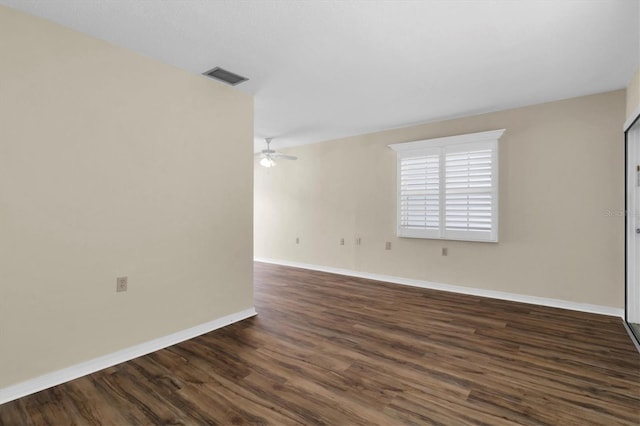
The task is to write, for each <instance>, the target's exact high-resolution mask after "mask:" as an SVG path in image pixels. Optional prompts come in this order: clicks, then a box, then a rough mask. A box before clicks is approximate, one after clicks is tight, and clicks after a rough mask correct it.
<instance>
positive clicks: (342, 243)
mask: <svg viewBox="0 0 640 426" xmlns="http://www.w3.org/2000/svg"><path fill="white" fill-rule="evenodd" d="M340 245H341V246H343V245H344V238H340Z"/></svg>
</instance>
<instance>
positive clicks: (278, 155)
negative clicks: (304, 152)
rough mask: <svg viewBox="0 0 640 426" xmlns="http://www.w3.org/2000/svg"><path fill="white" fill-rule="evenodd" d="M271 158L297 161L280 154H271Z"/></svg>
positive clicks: (294, 158) (290, 156)
mask: <svg viewBox="0 0 640 426" xmlns="http://www.w3.org/2000/svg"><path fill="white" fill-rule="evenodd" d="M271 156H272V157H273V158H282V159H283V160H297V159H298V157H294V156H293V155H286V154H280V153H279V152H276V153H275V154H271Z"/></svg>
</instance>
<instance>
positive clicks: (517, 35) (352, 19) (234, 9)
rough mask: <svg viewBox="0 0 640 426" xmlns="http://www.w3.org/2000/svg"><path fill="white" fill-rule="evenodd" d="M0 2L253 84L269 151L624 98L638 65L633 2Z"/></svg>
mask: <svg viewBox="0 0 640 426" xmlns="http://www.w3.org/2000/svg"><path fill="white" fill-rule="evenodd" d="M0 3H2V4H5V5H8V6H11V7H15V8H17V9H21V10H23V11H26V12H29V13H31V14H34V15H37V16H41V17H44V18H47V19H50V20H52V21H55V22H58V23H60V24H63V25H65V26H68V27H71V28H73V29H76V30H78V31H81V32H84V33H87V34H90V35H92V36H95V37H98V38H101V39H104V40H107V41H109V42H111V43H113V44H115V45H118V46H122V47H125V48H128V49H131V50H134V51H136V52H140V53H142V54H145V55H147V56H150V57H153V58H156V59H159V60H161V61H163V62H166V63H169V64H172V65H174V66H177V67H180V68H183V69H185V70H188V71H191V72H193V73H202V72H204V71H206V70H208V69H210V68H213V67H214V66H221V67H223V68H226V69H228V70H230V71H233V72H235V73H238V74H240V75H243V76H246V77H248V78H249V79H250V80H249V81H248V82H246V83H243V84H241V85H239V86H237V88H238V90H242V91H245V92H248V93H250V94H252V95H254V96H255V137H256V142H261V141H262V140H261V138H264V137H274V138H275V139H274V143H273V147H274V148H282V147H285V146H291V145H297V144H304V143H311V142H317V141H322V140H327V139H333V138H338V137H342V136H348V135H354V134H360V133H367V132H373V131H377V130H381V129H387V128H393V127H402V126H407V125H411V124H417V123H423V122H427V121H434V120H440V119H445V118H451V117H459V116H464V115H471V114H476V113H481V112H486V111H495V110H500V109H506V108H512V107H517V106H523V105H530V104H535V103H541V102H547V101H552V100H557V99H565V98H570V97H575V96H580V95H585V94H591V93H598V92H604V91H609V90H615V89H621V88H624V87H625V86H626V85H627V83H628V82H629V80H630V78H631V77H632V75H633V72H634V71H635V69H636V68H637V67H638V66H639V64H640V24H639V21H640V0H582V1H571V0H546V1H542V0H520V1H507V0H502V1H499V0H498V1H494V0H475V1H473V0H467V1H461V0H460V1H456V0H450V1H446V0H423V1H400V0H398V1H383V0H377V1H375V0H370V1H366V0H365V1H355V0H351V1H349V0H343V1H339V0H325V1H300V0H298V1H293V0H237V1H232V0H229V1H222V0H135V1H134V0H39V1H33V0H0ZM259 147H260V148H263V146H262V143H260V146H259Z"/></svg>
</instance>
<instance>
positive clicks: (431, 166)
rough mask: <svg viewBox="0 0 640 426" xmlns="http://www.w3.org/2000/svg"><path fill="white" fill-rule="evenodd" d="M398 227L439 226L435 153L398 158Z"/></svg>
mask: <svg viewBox="0 0 640 426" xmlns="http://www.w3.org/2000/svg"><path fill="white" fill-rule="evenodd" d="M399 201H400V211H399V215H400V217H399V219H400V228H402V229H434V230H437V229H439V227H440V158H439V155H437V154H436V155H426V156H421V157H411V158H404V159H401V160H400V200H399Z"/></svg>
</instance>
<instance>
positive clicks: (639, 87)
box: [626, 68, 640, 120]
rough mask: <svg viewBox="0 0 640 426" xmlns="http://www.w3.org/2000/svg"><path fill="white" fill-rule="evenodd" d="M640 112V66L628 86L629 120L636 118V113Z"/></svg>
mask: <svg viewBox="0 0 640 426" xmlns="http://www.w3.org/2000/svg"><path fill="white" fill-rule="evenodd" d="M638 113H640V68H638V69H637V70H636V73H635V74H634V75H633V77H632V78H631V81H630V82H629V85H628V86H627V115H626V117H627V120H629V119H632V118H635V117H632V116H634V115H635V114H638Z"/></svg>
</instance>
